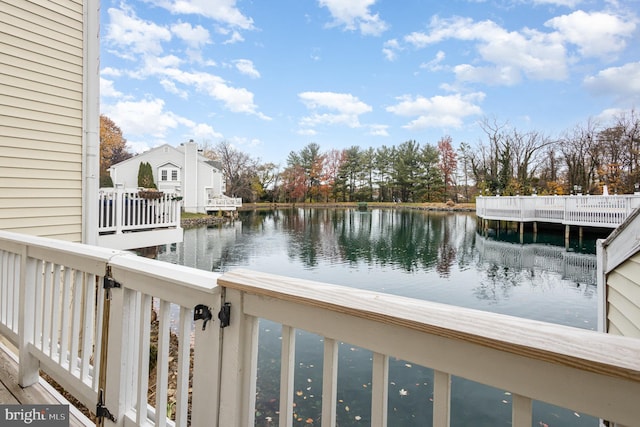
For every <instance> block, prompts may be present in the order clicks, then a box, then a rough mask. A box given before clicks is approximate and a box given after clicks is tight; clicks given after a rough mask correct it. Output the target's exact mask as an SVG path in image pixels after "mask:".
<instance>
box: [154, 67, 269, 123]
mask: <svg viewBox="0 0 640 427" xmlns="http://www.w3.org/2000/svg"><path fill="white" fill-rule="evenodd" d="M165 73H166V74H168V75H170V77H171V78H173V79H174V80H175V81H177V82H180V83H182V84H185V85H189V86H192V87H194V88H195V89H196V90H197V91H199V92H205V93H207V94H208V95H209V96H211V97H212V98H214V99H217V100H219V101H221V102H223V103H224V105H225V107H226V108H227V109H228V110H229V111H232V112H234V113H247V114H254V115H256V116H258V117H260V118H261V119H264V120H271V119H270V118H269V117H268V116H265V115H264V114H262V113H260V112H258V106H257V105H256V104H255V103H254V102H253V93H252V92H250V91H249V90H247V89H245V88H235V87H231V86H229V85H228V84H227V82H226V81H225V80H224V79H222V78H221V77H218V76H215V75H213V74H209V73H203V72H193V73H189V72H183V71H181V70H166V71H165Z"/></svg>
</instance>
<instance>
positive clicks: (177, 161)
mask: <svg viewBox="0 0 640 427" xmlns="http://www.w3.org/2000/svg"><path fill="white" fill-rule="evenodd" d="M143 162H146V163H149V164H150V165H151V169H152V171H153V179H154V181H155V183H156V186H157V187H158V190H159V191H162V192H167V193H171V194H174V195H175V196H177V197H180V198H182V205H183V209H184V210H185V212H194V213H195V212H199V213H205V212H214V211H221V210H222V211H229V210H235V209H236V208H237V207H239V206H241V205H242V200H241V199H237V198H230V197H227V196H225V194H224V193H225V191H226V179H225V176H224V174H223V172H222V167H221V165H220V164H219V163H217V162H215V161H212V160H211V159H208V158H207V157H205V156H203V155H202V152H201V150H199V149H198V145H197V144H196V143H195V142H193V141H189V142H187V143H184V144H180V145H179V146H177V147H173V146H171V145H169V144H164V145H161V146H159V147H156V148H153V149H151V150H149V151H146V152H144V153H142V154H138V155H137V156H134V157H132V158H130V159H127V160H125V161H122V162H120V163H117V164H115V165H113V166H111V168H110V169H109V173H110V175H111V179H112V181H113V183H114V185H115V186H116V187H124V188H135V187H137V186H138V170H139V168H140V164H141V163H143Z"/></svg>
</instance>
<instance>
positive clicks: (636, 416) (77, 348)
mask: <svg viewBox="0 0 640 427" xmlns="http://www.w3.org/2000/svg"><path fill="white" fill-rule="evenodd" d="M105 277H106V278H107V279H109V280H107V281H106V282H105V281H104V280H103V279H104V278H105ZM105 285H106V287H107V289H105ZM152 300H153V304H154V305H156V306H157V307H158V311H159V313H158V325H159V326H158V334H157V368H156V374H155V375H154V376H150V373H149V353H150V347H151V326H150V324H151V321H150V320H151V307H152ZM0 301H2V303H1V304H0V334H2V335H3V337H4V338H5V339H6V340H8V341H9V342H11V343H12V344H13V345H15V346H16V347H17V348H18V350H19V355H20V365H19V370H18V382H19V383H20V384H22V385H23V386H30V385H31V384H35V383H37V382H38V373H39V372H40V370H42V371H44V372H46V373H47V375H50V376H51V377H52V378H53V379H54V380H55V381H56V382H58V383H59V384H61V385H63V386H64V387H65V389H66V390H67V391H68V392H70V393H71V394H72V395H73V396H74V397H75V398H76V399H77V400H78V401H80V402H82V404H84V405H85V406H87V407H90V408H91V407H95V405H96V402H97V399H98V394H99V390H104V395H105V407H106V408H107V409H108V410H109V412H110V413H111V414H112V415H113V417H114V419H115V420H116V421H115V422H111V421H109V420H106V419H105V425H107V426H116V425H117V426H140V427H142V426H150V425H151V426H153V425H155V426H166V425H172V423H175V424H174V425H176V426H187V425H188V423H189V421H190V423H191V425H192V426H196V427H199V426H203V427H205V426H206V427H208V426H214V427H216V426H217V427H228V426H242V427H253V426H254V425H255V404H256V402H255V399H256V384H257V358H258V345H257V344H258V342H257V341H258V322H259V319H267V320H270V321H273V322H277V323H279V324H281V325H282V336H281V338H282V341H281V342H282V347H281V354H282V357H281V360H280V372H281V378H280V383H279V384H280V398H279V400H278V405H279V417H280V419H279V425H280V426H283V427H285V426H290V425H292V422H293V413H294V405H293V402H294V396H295V394H296V389H295V388H294V372H295V370H294V367H295V365H296V355H295V347H296V346H295V340H296V335H297V334H296V331H298V330H305V331H309V332H312V333H315V334H318V335H320V337H321V338H322V341H323V343H324V362H323V380H322V384H321V389H322V390H321V393H322V409H321V411H322V425H323V426H325V425H328V426H335V425H336V424H335V423H336V407H337V405H338V398H337V384H338V372H339V369H338V357H337V355H338V346H339V343H341V342H345V343H349V344H352V345H354V346H357V347H360V348H363V349H368V350H370V351H371V352H372V353H373V358H372V359H373V360H372V369H373V377H372V384H371V390H372V393H371V399H372V405H371V407H372V412H371V414H370V415H369V416H368V418H369V419H370V420H371V422H370V425H371V426H374V427H385V426H387V418H388V417H387V408H388V392H389V360H390V359H391V358H398V359H400V360H405V361H407V362H410V363H413V364H415V365H421V366H425V367H428V368H431V369H433V370H434V383H433V403H432V404H433V420H432V423H433V425H434V426H436V427H448V426H449V425H450V420H451V416H452V414H451V389H452V382H451V378H452V377H453V376H458V377H462V378H467V379H469V380H472V381H476V382H478V383H481V384H486V385H489V386H492V387H496V388H499V389H501V390H505V391H507V392H509V393H510V396H511V398H510V399H511V405H512V425H513V426H514V427H525V426H526V427H531V425H532V422H533V421H532V417H533V409H532V408H533V402H534V401H536V400H540V401H544V402H548V403H551V404H554V405H557V406H560V407H564V408H568V409H571V410H573V411H576V412H580V413H584V414H589V415H592V416H594V417H597V418H602V419H606V420H611V421H615V422H617V423H619V424H621V425H626V426H637V425H638V420H640V405H638V400H637V399H638V396H640V358H639V357H638V355H639V354H640V340H638V339H634V338H629V337H620V336H612V335H608V334H603V333H598V332H595V331H588V330H584V329H576V328H571V327H566V326H559V325H554V324H549V323H544V322H538V321H532V320H527V319H521V318H515V317H511V316H505V315H499V314H494V313H487V312H481V311H477V310H471V309H465V308H460V307H454V306H449V305H443V304H436V303H431V302H428V301H422V300H415V299H411V298H404V297H398V296H393V295H387V294H381V293H377V292H370V291H364V290H360V289H355V288H347V287H343V286H335V285H330V284H326V283H316V282H310V281H304V280H298V279H292V278H288V277H281V276H275V275H269V274H263V273H259V272H255V271H247V270H244V271H243V270H236V271H231V272H228V273H225V274H224V275H222V276H221V275H219V274H216V273H212V272H207V271H202V270H195V269H191V268H187V267H182V266H177V265H173V264H168V263H163V262H159V261H155V260H151V259H146V258H141V257H137V256H135V255H132V254H131V253H127V252H119V251H115V250H107V249H104V248H98V247H92V246H87V245H80V244H73V243H67V242H61V241H57V240H51V239H45V238H38V237H32V236H26V235H20V234H15V233H8V232H3V231H0ZM94 303H95V304H94ZM63 308H64V309H63ZM227 308H228V313H229V316H230V318H229V323H228V324H226V325H223V324H222V319H224V318H225V316H222V317H220V314H224V313H225V312H226V311H225V310H226V309H227ZM173 315H175V317H173V318H172V316H173ZM194 315H196V316H195V317H197V318H198V320H195V329H194V330H193V339H192V340H191V338H190V336H191V330H192V329H191V328H192V324H193V322H194ZM209 317H210V319H209V320H207V322H206V325H205V321H204V318H209ZM171 328H175V330H177V336H178V354H177V355H171V356H170V353H169V348H170V341H171V338H170V334H169V331H170V330H171ZM107 331H108V332H107ZM190 345H193V364H190V357H189V349H190ZM170 359H171V360H172V361H174V362H176V364H177V366H176V367H175V368H172V369H171V372H170V370H169V363H170ZM170 374H175V375H176V382H175V383H176V388H175V390H172V391H171V393H169V387H168V384H169V375H170ZM149 384H151V385H152V386H153V388H154V391H155V392H154V393H153V394H152V395H150V394H149ZM190 396H191V400H190ZM189 402H190V403H189ZM168 408H171V409H172V410H171V411H170V412H171V413H172V414H171V420H170V419H169V418H168V412H169V411H168ZM174 418H175V420H174ZM424 421H425V423H426V424H428V423H429V422H428V421H427V420H424Z"/></svg>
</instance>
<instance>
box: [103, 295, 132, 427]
mask: <svg viewBox="0 0 640 427" xmlns="http://www.w3.org/2000/svg"><path fill="white" fill-rule="evenodd" d="M98 285H99V286H101V285H102V283H99V284H98ZM105 292H108V293H110V300H109V301H106V300H105V310H104V316H107V320H108V323H107V324H108V329H107V330H105V329H104V327H103V326H102V325H98V327H102V328H103V329H102V342H103V346H104V345H105V344H106V346H107V348H106V349H104V351H103V352H102V355H100V358H101V360H100V365H99V366H100V368H101V369H102V368H104V369H105V372H99V373H98V375H100V376H102V375H104V378H105V382H104V385H103V387H104V394H105V401H104V404H105V406H106V408H107V409H108V410H109V412H110V413H111V414H112V415H113V416H114V417H115V420H116V421H115V422H113V421H111V420H108V419H105V420H104V423H105V424H104V425H111V426H124V414H125V413H126V411H127V409H128V406H130V405H131V401H130V400H131V391H130V390H127V386H126V385H127V380H129V381H135V378H134V377H135V376H134V375H133V369H132V363H133V360H132V358H131V357H130V354H129V351H128V350H129V349H127V345H126V343H127V342H128V339H129V338H128V337H129V334H130V332H131V331H132V330H133V328H134V325H133V322H132V321H131V320H132V319H131V317H132V314H133V313H132V311H134V310H132V304H130V302H131V299H133V298H135V293H134V292H132V291H130V290H127V289H111V290H108V291H105ZM104 334H107V336H106V337H105V336H104ZM107 356H108V357H107ZM102 357H106V360H102ZM130 386H131V387H133V384H132V383H131V384H130Z"/></svg>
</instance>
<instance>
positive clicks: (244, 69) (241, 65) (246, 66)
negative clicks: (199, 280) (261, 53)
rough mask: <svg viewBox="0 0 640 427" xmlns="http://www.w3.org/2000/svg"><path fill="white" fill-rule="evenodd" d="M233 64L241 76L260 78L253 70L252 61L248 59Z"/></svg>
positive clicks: (256, 71) (238, 60) (237, 60)
mask: <svg viewBox="0 0 640 427" xmlns="http://www.w3.org/2000/svg"><path fill="white" fill-rule="evenodd" d="M233 63H234V64H235V66H236V68H237V69H238V71H240V72H241V73H242V74H244V75H247V76H249V77H251V78H254V79H257V78H260V73H259V72H258V70H256V69H255V67H254V65H253V61H251V60H249V59H236V60H235V61H233Z"/></svg>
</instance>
